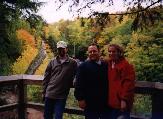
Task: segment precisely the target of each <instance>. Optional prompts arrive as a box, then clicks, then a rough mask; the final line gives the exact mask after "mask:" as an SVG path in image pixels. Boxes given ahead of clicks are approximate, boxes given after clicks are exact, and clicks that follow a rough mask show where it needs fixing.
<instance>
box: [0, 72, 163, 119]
mask: <svg viewBox="0 0 163 119" xmlns="http://www.w3.org/2000/svg"><path fill="white" fill-rule="evenodd" d="M42 79H43V76H40V75H12V76H0V87H3V86H14V85H15V86H17V92H18V94H17V95H18V101H17V103H14V104H8V105H3V106H0V118H1V119H27V109H28V108H31V109H35V110H38V111H40V112H42V111H43V109H44V104H42V103H33V102H28V101H27V85H39V86H41V85H42ZM135 94H142V95H151V101H152V103H151V107H152V109H151V110H152V111H151V116H150V117H149V118H147V117H144V116H142V115H137V114H134V113H131V118H132V119H151V118H152V116H153V115H155V114H157V113H158V112H162V113H163V83H159V82H147V81H136V90H135ZM13 110H16V113H17V115H16V116H15V115H12V114H11V115H10V113H8V115H5V113H3V112H6V111H7V112H10V111H11V112H13ZM65 113H68V114H75V115H83V111H82V110H80V109H79V108H74V107H72V108H66V109H65ZM12 116H13V117H12Z"/></svg>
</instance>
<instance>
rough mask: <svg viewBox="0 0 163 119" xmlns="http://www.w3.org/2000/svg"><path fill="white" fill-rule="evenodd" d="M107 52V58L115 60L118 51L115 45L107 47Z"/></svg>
mask: <svg viewBox="0 0 163 119" xmlns="http://www.w3.org/2000/svg"><path fill="white" fill-rule="evenodd" d="M108 53H109V58H110V59H111V60H117V59H118V51H117V49H116V48H115V47H113V46H111V47H109V49H108Z"/></svg>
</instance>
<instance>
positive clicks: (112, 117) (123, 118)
mask: <svg viewBox="0 0 163 119" xmlns="http://www.w3.org/2000/svg"><path fill="white" fill-rule="evenodd" d="M117 118H120V119H130V112H128V111H123V112H122V111H120V110H119V109H113V108H111V110H110V112H109V119H117Z"/></svg>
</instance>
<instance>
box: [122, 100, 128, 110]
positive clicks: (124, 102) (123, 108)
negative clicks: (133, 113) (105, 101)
mask: <svg viewBox="0 0 163 119" xmlns="http://www.w3.org/2000/svg"><path fill="white" fill-rule="evenodd" d="M126 109H127V104H126V101H124V100H121V111H125V110H126Z"/></svg>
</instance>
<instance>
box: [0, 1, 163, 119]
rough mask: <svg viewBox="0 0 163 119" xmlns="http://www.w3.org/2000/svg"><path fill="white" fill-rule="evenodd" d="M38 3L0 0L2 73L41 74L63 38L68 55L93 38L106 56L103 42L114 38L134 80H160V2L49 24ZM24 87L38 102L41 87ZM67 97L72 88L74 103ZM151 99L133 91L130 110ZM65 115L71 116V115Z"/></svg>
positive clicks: (162, 36)
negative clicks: (147, 6)
mask: <svg viewBox="0 0 163 119" xmlns="http://www.w3.org/2000/svg"><path fill="white" fill-rule="evenodd" d="M133 1H135V0H133ZM149 1H150V0H149ZM151 1H152V0H151ZM159 2H161V0H158V3H159ZM42 4H43V3H40V2H34V1H32V2H31V1H30V0H26V1H23V2H20V0H18V1H16V0H13V1H10V0H2V1H1V2H0V11H1V12H0V16H1V17H0V27H1V28H0V45H1V47H0V75H1V76H3V75H15V74H32V75H43V74H44V71H45V68H46V66H47V64H48V62H49V61H50V60H51V59H52V58H53V57H55V56H56V42H57V41H60V40H63V41H66V42H67V43H68V48H69V52H68V53H69V55H70V56H71V57H74V56H75V57H78V56H79V55H80V51H83V52H85V56H86V55H87V54H86V50H87V46H88V45H89V44H90V43H92V42H95V43H97V44H98V45H99V46H100V48H101V54H102V56H103V57H107V55H108V53H107V46H108V44H119V45H120V46H122V47H123V48H124V49H125V57H126V58H127V59H128V60H129V62H130V63H132V64H133V65H134V67H135V70H136V80H141V81H151V82H163V21H162V20H163V8H162V5H158V6H154V7H149V8H148V9H147V11H145V10H144V9H142V8H141V7H139V8H138V9H137V10H142V12H137V13H136V14H125V13H117V14H110V15H109V14H106V13H95V12H94V14H93V16H92V17H89V18H83V17H77V18H76V19H75V20H60V21H59V22H55V23H53V24H48V23H46V22H45V21H44V20H43V19H42V18H41V17H40V16H38V15H36V14H34V13H33V12H37V10H38V9H39V7H40V6H41V5H42ZM135 9H136V8H135ZM132 10H134V9H130V11H131V12H132ZM38 92H39V93H38ZM28 93H29V97H28V100H30V101H34V102H38V101H39V102H42V100H41V99H40V97H39V96H40V93H41V87H37V86H31V87H28ZM72 98H74V97H73V90H72V91H71V93H70V97H69V100H68V104H67V105H71V106H76V102H75V101H74V99H72ZM150 103H151V102H150V97H149V96H146V97H142V96H141V95H137V96H136V101H135V106H134V109H133V112H144V113H149V112H150V111H151V110H150ZM65 116H67V117H68V116H69V115H65ZM70 118H71V119H72V118H76V117H73V116H71V115H70ZM79 118H80V117H79Z"/></svg>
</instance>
